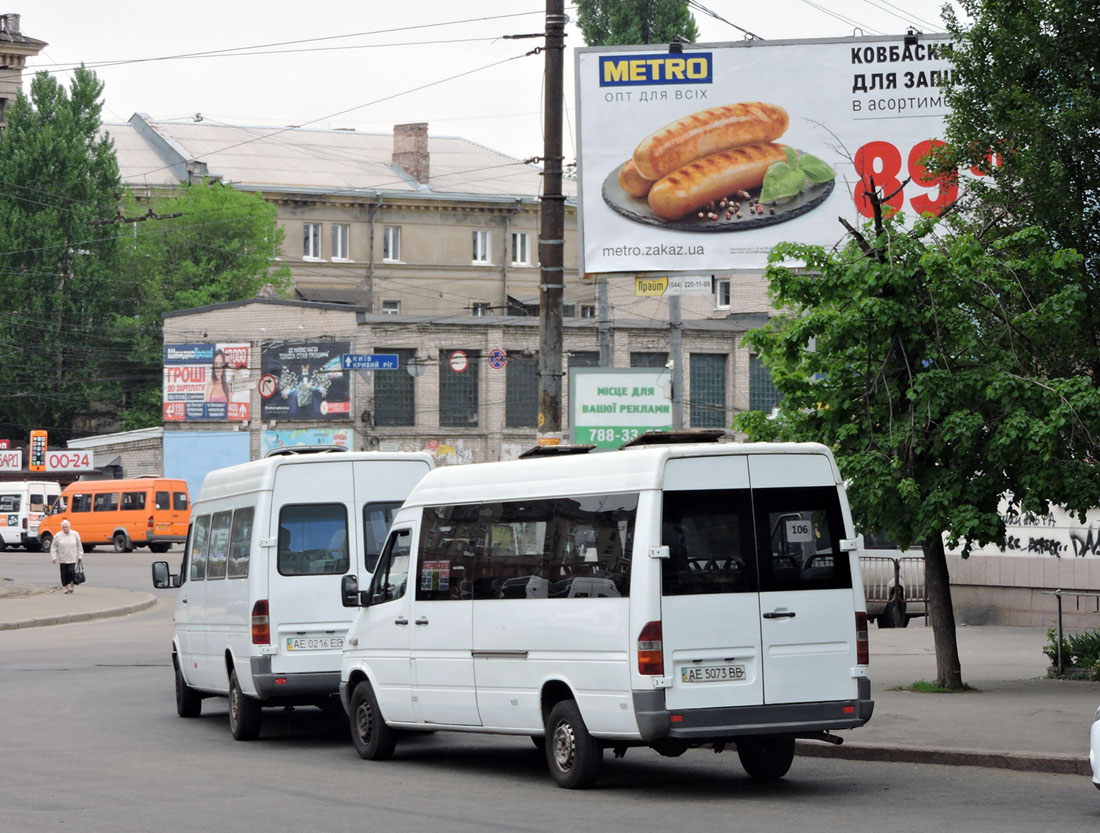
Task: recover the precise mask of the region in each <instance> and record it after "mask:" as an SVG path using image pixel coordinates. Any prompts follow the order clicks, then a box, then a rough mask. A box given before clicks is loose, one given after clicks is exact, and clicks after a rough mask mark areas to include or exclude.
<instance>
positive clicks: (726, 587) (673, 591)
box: [661, 489, 757, 596]
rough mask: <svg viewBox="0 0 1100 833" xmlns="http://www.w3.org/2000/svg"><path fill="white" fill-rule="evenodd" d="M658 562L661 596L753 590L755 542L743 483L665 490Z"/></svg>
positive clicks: (749, 506) (748, 500)
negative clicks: (662, 554)
mask: <svg viewBox="0 0 1100 833" xmlns="http://www.w3.org/2000/svg"><path fill="white" fill-rule="evenodd" d="M663 501H664V503H663V506H662V509H661V543H662V544H664V545H665V546H666V547H668V558H667V559H665V560H664V561H662V562H661V582H662V591H661V592H662V593H663V594H664V595H665V596H695V595H700V594H706V593H750V592H756V587H757V580H756V552H755V550H756V547H755V544H754V538H753V529H752V501H751V499H750V497H749V490H748V489H699V490H687V491H668V492H665V493H664V497H663Z"/></svg>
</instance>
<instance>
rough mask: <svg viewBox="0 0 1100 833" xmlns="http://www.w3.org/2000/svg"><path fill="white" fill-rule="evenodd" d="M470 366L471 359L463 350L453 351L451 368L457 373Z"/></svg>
mask: <svg viewBox="0 0 1100 833" xmlns="http://www.w3.org/2000/svg"><path fill="white" fill-rule="evenodd" d="M469 366H470V360H469V359H468V358H467V357H466V354H465V353H463V352H462V351H461V350H455V351H454V352H453V353H451V370H453V371H454V372H455V373H462V372H463V371H464V370H466V368H467V367H469Z"/></svg>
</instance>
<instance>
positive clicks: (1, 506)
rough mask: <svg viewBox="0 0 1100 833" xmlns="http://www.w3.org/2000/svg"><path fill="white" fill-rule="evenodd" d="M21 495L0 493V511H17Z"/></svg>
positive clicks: (21, 498) (21, 500)
mask: <svg viewBox="0 0 1100 833" xmlns="http://www.w3.org/2000/svg"><path fill="white" fill-rule="evenodd" d="M22 502H23V496H22V495H0V512H18V511H19V505H20V504H21V503H22Z"/></svg>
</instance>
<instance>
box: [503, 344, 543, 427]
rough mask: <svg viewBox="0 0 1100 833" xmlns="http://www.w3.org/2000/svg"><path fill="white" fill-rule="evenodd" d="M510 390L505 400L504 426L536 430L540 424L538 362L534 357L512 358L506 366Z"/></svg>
mask: <svg viewBox="0 0 1100 833" xmlns="http://www.w3.org/2000/svg"><path fill="white" fill-rule="evenodd" d="M505 371H506V372H507V374H508V378H507V385H508V390H507V392H506V394H505V399H504V424H505V426H506V427H508V428H535V427H536V426H538V424H539V374H538V360H537V359H536V358H535V357H534V356H510V357H509V358H508V364H507V365H505Z"/></svg>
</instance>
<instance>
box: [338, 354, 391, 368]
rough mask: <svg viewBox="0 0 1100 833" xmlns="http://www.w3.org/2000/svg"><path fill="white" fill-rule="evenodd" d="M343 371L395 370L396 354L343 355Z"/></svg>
mask: <svg viewBox="0 0 1100 833" xmlns="http://www.w3.org/2000/svg"><path fill="white" fill-rule="evenodd" d="M340 358H341V359H342V362H343V367H344V370H397V354H396V353H376V354H373V355H372V354H369V353H344V354H343V355H342V356H341V357H340Z"/></svg>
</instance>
